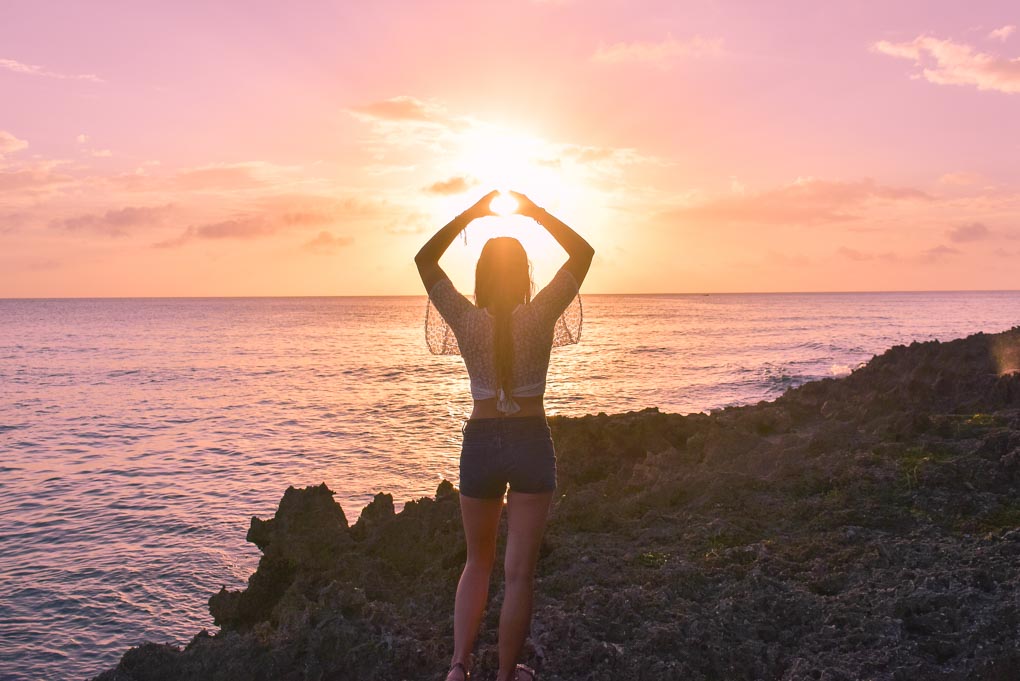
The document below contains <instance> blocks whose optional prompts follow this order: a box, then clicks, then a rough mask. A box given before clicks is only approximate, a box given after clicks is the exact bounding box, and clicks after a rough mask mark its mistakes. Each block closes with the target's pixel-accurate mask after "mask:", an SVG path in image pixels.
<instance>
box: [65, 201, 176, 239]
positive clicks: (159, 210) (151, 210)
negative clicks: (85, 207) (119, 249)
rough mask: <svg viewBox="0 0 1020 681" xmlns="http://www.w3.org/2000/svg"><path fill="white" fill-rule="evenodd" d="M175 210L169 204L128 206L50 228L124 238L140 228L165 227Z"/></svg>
mask: <svg viewBox="0 0 1020 681" xmlns="http://www.w3.org/2000/svg"><path fill="white" fill-rule="evenodd" d="M173 210H174V208H173V206H171V205H169V204H167V205H165V206H138V207H135V206H128V207H126V208H121V209H118V210H108V211H106V212H105V213H102V214H88V215H78V216H75V217H71V218H65V219H63V220H54V221H52V222H51V223H50V226H51V227H53V228H55V229H62V230H65V231H68V232H79V233H81V232H87V233H91V234H102V235H104V236H110V237H123V236H128V235H129V234H131V233H132V232H133V231H136V230H137V229H139V228H153V227H159V226H161V225H163V224H164V223H165V221H166V219H167V218H168V217H169V216H170V215H171V214H172V213H173Z"/></svg>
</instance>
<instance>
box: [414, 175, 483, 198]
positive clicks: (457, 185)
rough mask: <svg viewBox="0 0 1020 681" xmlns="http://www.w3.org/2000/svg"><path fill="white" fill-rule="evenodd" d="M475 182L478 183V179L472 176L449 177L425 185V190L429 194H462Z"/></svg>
mask: <svg viewBox="0 0 1020 681" xmlns="http://www.w3.org/2000/svg"><path fill="white" fill-rule="evenodd" d="M476 184H478V180H476V179H475V178H473V177H451V178H450V179H449V180H446V181H442V182H434V183H432V184H430V185H429V186H428V187H425V191H426V192H428V193H429V194H439V195H441V196H449V195H451V194H463V193H464V192H466V191H467V190H468V189H470V188H471V187H474V186H475V185H476Z"/></svg>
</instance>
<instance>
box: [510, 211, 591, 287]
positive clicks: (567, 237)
mask: <svg viewBox="0 0 1020 681" xmlns="http://www.w3.org/2000/svg"><path fill="white" fill-rule="evenodd" d="M510 194H512V195H513V197H514V198H515V199H517V202H518V206H517V212H518V213H520V214H521V215H525V216H527V217H529V218H531V219H532V220H534V221H535V222H537V223H538V224H540V225H542V226H543V227H544V228H545V230H546V231H547V232H549V234H551V235H552V238H554V239H556V243H558V244H559V245H560V246H562V247H563V250H565V251H566V252H567V256H568V260H567V262H566V264H565V265H564V266H563V267H565V268H566V269H567V270H569V271H570V273H571V274H572V275H574V280H575V281H576V282H577V285H578V286H580V285H581V282H582V281H584V278H585V276H586V275H587V274H588V268H589V267H591V259H592V257H594V255H595V249H594V248H592V247H591V244H589V243H588V242H587V241H585V240H584V237H582V236H581V235H580V234H578V233H577V232H575V231H574V230H572V229H571V228H570V227H568V226H567V225H566V224H565V223H563V222H561V221H560V220H559V219H558V218H556V217H555V216H553V215H552V214H550V213H549V212H548V211H546V210H545V209H544V208H540V207H539V206H537V205H536V204H535V202H534V201H532V200H531V199H529V198H528V197H527V196H525V195H524V194H521V193H519V192H510Z"/></svg>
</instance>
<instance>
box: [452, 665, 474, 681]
mask: <svg viewBox="0 0 1020 681" xmlns="http://www.w3.org/2000/svg"><path fill="white" fill-rule="evenodd" d="M458 668H459V669H460V673H461V674H462V675H463V676H464V681H469V679H470V678H471V672H469V671H468V670H467V667H465V666H464V663H463V662H454V663H453V666H452V667H450V671H448V672H446V678H447V679H449V678H450V674H452V673H453V672H454V671H456V670H457V669H458Z"/></svg>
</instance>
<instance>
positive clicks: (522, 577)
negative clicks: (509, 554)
mask: <svg viewBox="0 0 1020 681" xmlns="http://www.w3.org/2000/svg"><path fill="white" fill-rule="evenodd" d="M503 568H504V569H503V573H504V579H505V580H506V584H507V586H516V587H526V586H530V585H531V584H533V583H534V581H535V566H534V565H522V564H518V563H516V562H514V561H507V562H506V564H505V565H504V566H503Z"/></svg>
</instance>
